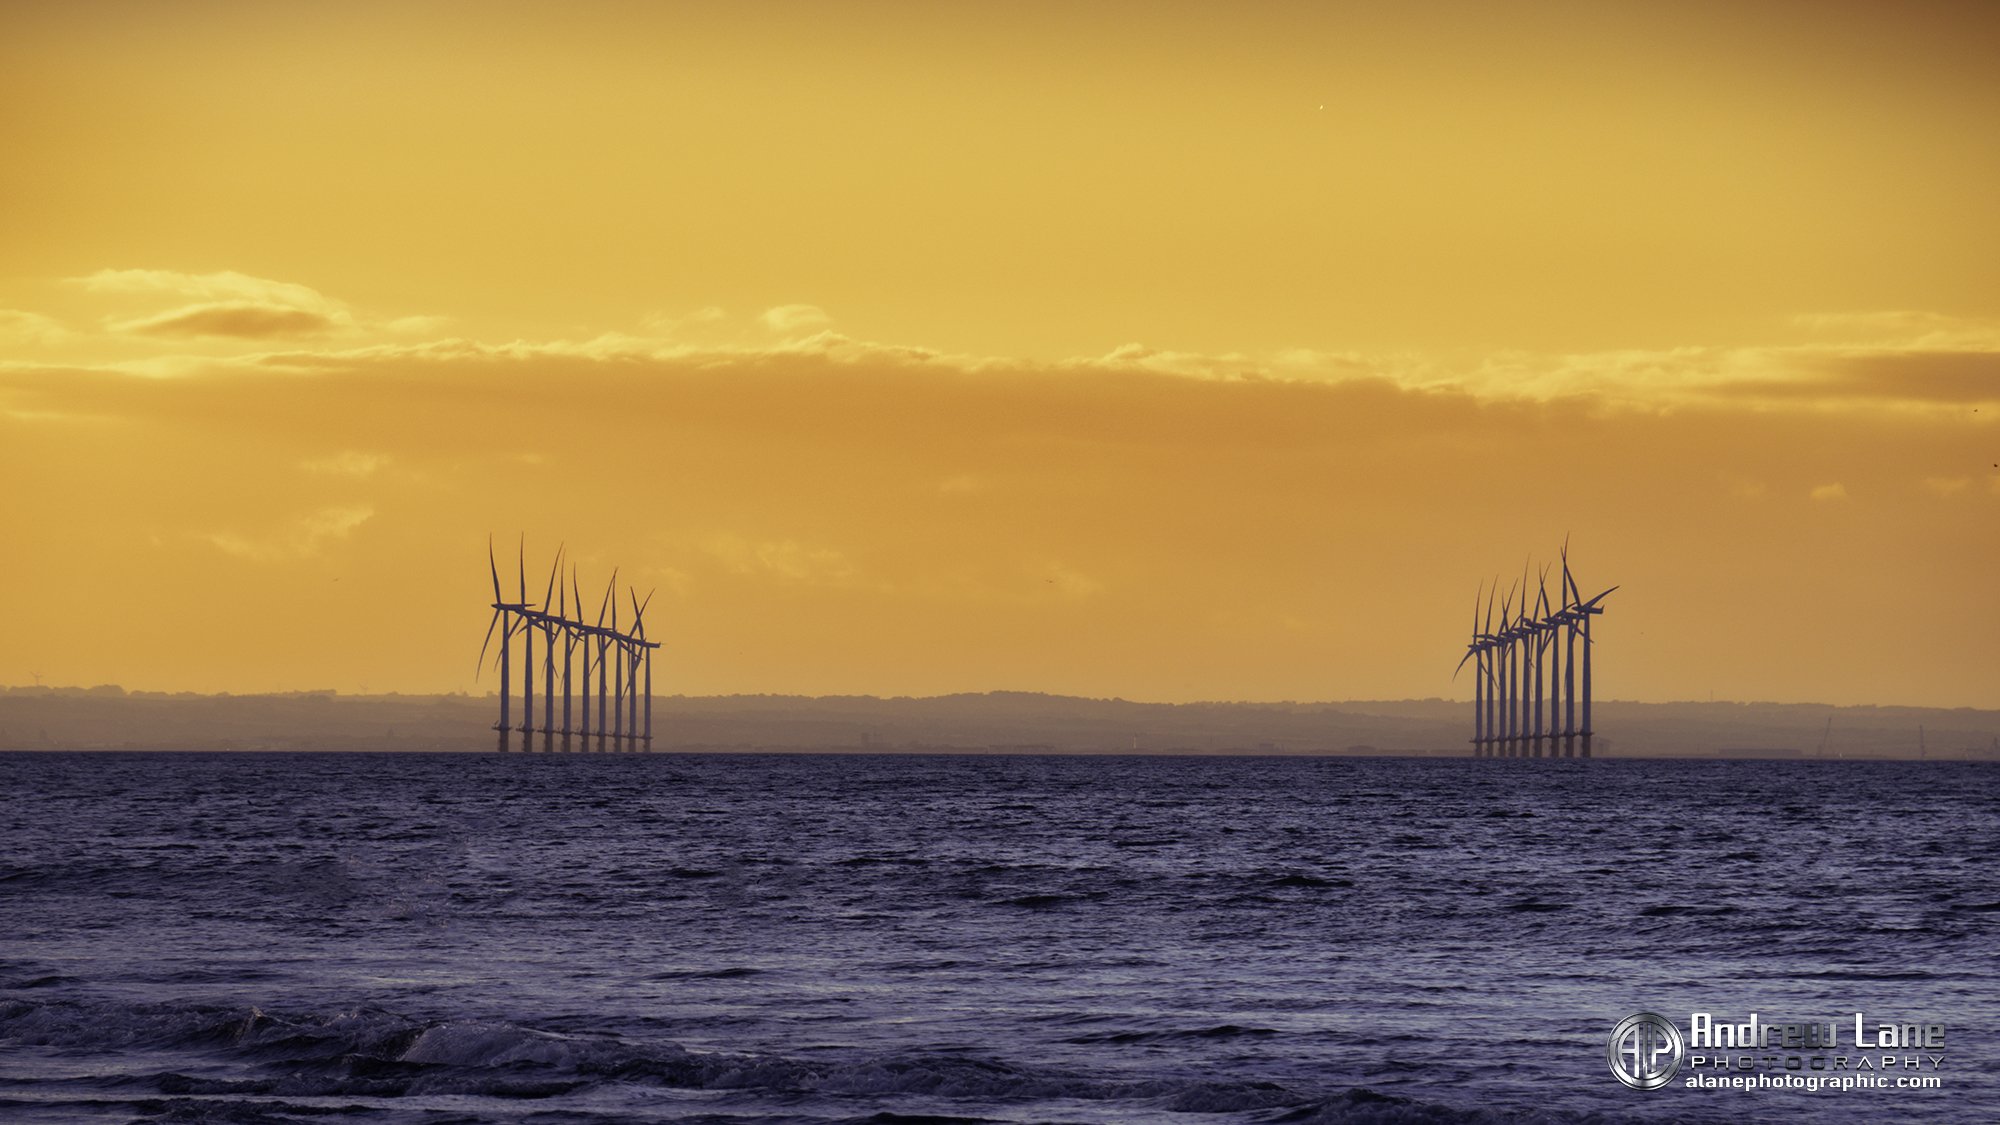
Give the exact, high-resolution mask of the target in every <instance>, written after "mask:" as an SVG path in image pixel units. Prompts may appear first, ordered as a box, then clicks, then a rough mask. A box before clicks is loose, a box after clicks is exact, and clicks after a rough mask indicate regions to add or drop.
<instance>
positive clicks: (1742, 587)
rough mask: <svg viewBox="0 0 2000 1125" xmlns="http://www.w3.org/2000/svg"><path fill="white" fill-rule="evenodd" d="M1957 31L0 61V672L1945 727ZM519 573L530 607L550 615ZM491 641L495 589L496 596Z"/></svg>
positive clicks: (1985, 177)
mask: <svg viewBox="0 0 2000 1125" xmlns="http://www.w3.org/2000/svg"><path fill="white" fill-rule="evenodd" d="M1996 57H2000V16H1996V15H1995V13H1994V10H1993V9H1992V8H1991V7H1990V6H1986V5H1979V4H1968V5H1922V4H1907V5H1876V4H1855V5H1842V4H1830V3H1815V4H1797V5H1793V4H1762V5H1756V4H1716V5H1702V4H1664V5H1639V4H1618V5H1606V4H1579V5H1568V4H1540V5H1532V6H1526V7H1520V6H1510V7H1503V6H1496V5H1483V4H1463V5H1461V4H1443V5H1421V4H1419V5H1346V6H1342V5H1317V4H1315V5H1305V4H1298V5H1285V4H1271V5H1261V6H1257V7H1255V8H1252V9H1250V10H1247V11H1246V10H1243V9H1241V8H1238V7H1236V6H1230V7H1227V8H1225V7H1224V6H1220V5H1169V4H1145V5H1137V4H1133V5H1123V4H1116V5H1091V6H1088V7H1087V8H1083V9H1081V10H1079V6H1076V5H1012V4H1010V5H1004V6H1003V5H987V6H974V5H935V4H924V5H919V4H852V3H824V4H786V5H779V4H701V5H675V6H664V5H650V4H625V3H582V4H565V5H552V4H551V5H528V4H497V3H496V4H482V5H476V6H474V5H457V4H423V3H395V4H387V3H384V4H369V3H349V4H342V5H253V4H213V3H211V4H202V3H189V4H176V5H161V4H151V3H132V4H118V3H92V4H69V3H63V4H57V3H48V4H28V3H18V4H11V5H7V6H5V7H4V8H0V104H4V105H6V106H8V107H9V109H8V110H7V111H6V112H4V113H0V152H5V153H6V154H7V157H6V159H5V160H0V486H4V489H3V490H0V494H4V496H5V500H4V505H5V506H4V508H0V516H4V520H0V574H4V575H5V577H6V578H7V580H8V582H9V588H10V589H11V590H12V591H14V597H13V598H12V599H11V601H10V610H9V613H8V618H9V620H8V626H7V628H6V629H5V630H4V631H0V683H16V684H22V683H30V682H33V679H34V677H35V676H37V675H39V676H40V677H41V678H42V679H43V681H44V682H48V683H59V684H62V683H77V684H90V683H100V682H116V683H122V684H124V685H125V686H127V687H129V688H154V689H166V690H184V689H185V690H202V691H214V690H230V691H262V690H286V689H296V688H321V687H333V688H338V689H341V690H375V691H382V690H404V691H442V690H485V689H486V688H488V687H490V686H491V679H490V676H489V677H488V678H487V679H484V680H481V681H480V682H479V683H478V684H477V685H475V683H474V682H473V679H472V674H473V665H474V657H475V655H476V653H477V651H478V644H479V640H480V636H481V633H482V631H483V630H484V628H485V625H486V615H487V611H486V609H485V608H484V603H485V602H486V601H487V600H489V599H490V590H488V588H487V579H486V574H485V544H486V536H487V534H488V533H489V532H494V533H497V534H498V535H499V536H500V537H501V538H502V540H503V543H504V545H505V546H506V547H508V548H511V544H512V540H513V536H514V535H515V534H516V533H517V532H523V531H524V532H525V533H526V535H527V536H528V542H529V558H530V566H531V569H532V568H534V567H535V566H536V565H537V564H538V563H539V565H540V567H542V568H546V566H547V563H548V559H549V557H550V555H551V554H552V552H553V550H554V548H555V546H556V544H557V542H558V541H562V540H566V541H567V542H568V543H569V545H570V549H571V552H572V555H573V556H574V557H575V558H576V559H577V561H578V562H579V563H580V564H581V565H582V566H583V568H584V571H583V582H584V584H585V585H586V586H589V585H591V584H593V583H595V584H597V585H598V586H599V587H600V588H601V584H602V583H603V581H604V579H605V578H607V577H608V575H609V572H610V568H611V567H612V566H613V565H620V566H622V567H623V568H624V569H623V572H622V574H623V577H624V578H625V579H629V580H631V581H634V582H637V583H639V584H640V585H641V586H642V588H643V587H658V589H659V595H658V597H657V598H656V600H655V602H654V608H653V609H652V610H651V611H650V612H649V614H648V622H649V625H651V626H652V632H653V633H654V635H655V636H656V637H658V638H659V639H662V640H664V641H665V642H666V643H667V647H666V648H665V649H663V650H662V651H661V654H660V656H659V658H658V661H659V662H658V663H657V664H656V676H657V677H658V679H657V680H656V683H658V684H659V685H660V687H661V690H663V691H669V692H672V691H684V692H688V693H696V694H706V693H715V692H757V691H771V692H807V693H827V692H867V693H875V694H898V693H908V694H928V693H934V692H944V691H957V690H986V689H995V688H1010V689H1031V690H1047V691H1057V692H1065V693H1075V694H1087V695H1123V696H1126V697H1128V698H1138V699H1163V700H1185V699H1217V698H1244V699H1285V698H1293V699H1339V698H1367V697H1406V696H1430V695H1457V696H1465V695H1468V694H1469V692H1470V682H1469V680H1467V679H1465V678H1464V677H1461V678H1460V679H1459V680H1458V681H1456V682H1454V681H1453V680H1452V679H1451V670H1452V667H1453V665H1454V664H1455V663H1456V662H1457V659H1458V656H1459V655H1460V653H1461V652H1462V650H1463V644H1464V634H1465V632H1466V625H1467V621H1466V618H1467V615H1468V614H1469V613H1470V611H1471V608H1472V600H1473V597H1474V592H1475V587H1477V586H1478V584H1480V583H1481V582H1482V581H1486V580H1490V579H1491V578H1492V576H1494V575H1495V574H1508V575H1518V573H1519V571H1520V568H1521V566H1522V563H1523V561H1524V560H1525V558H1526V557H1527V556H1528V555H1529V554H1530V553H1533V554H1535V555H1536V556H1537V558H1538V559H1539V558H1545V557H1547V556H1549V555H1551V554H1552V553H1553V551H1554V550H1555V548H1556V546H1557V545H1558V544H1559V543H1560V542H1561V540H1562V537H1563V536H1564V534H1566V533H1567V534H1570V535H1572V536H1573V544H1574V551H1575V558H1576V562H1577V564H1578V566H1579V570H1580V575H1579V578H1580V581H1581V582H1582V583H1583V585H1585V586H1587V587H1590V588H1591V590H1593V591H1594V590H1595V589H1597V588H1601V587H1602V586H1606V585H1611V584H1613V583H1618V584H1621V585H1622V589H1621V590H1620V591H1619V592H1618V593H1617V594H1615V595H1613V597H1612V599H1611V601H1610V602H1609V612H1608V613H1607V615H1606V616H1605V617H1604V618H1603V619H1602V620H1601V621H1600V622H1599V630H1600V632H1599V636H1600V638H1601V640H1602V642H1603V644H1604V648H1603V649H1602V651H1601V653H1600V657H1599V662H1598V668H1597V671H1598V676H1599V684H1600V686H1599V694H1600V696H1601V697H1608V698H1627V699H1648V700H1663V699H1682V698H1706V697H1708V695H1709V694H1710V693H1711V692H1712V693H1713V694H1714V696H1715V697H1716V698H1740V699H1775V700H1817V701H1827V702H1836V703H1865V702H1880V703H1912V704H1933V705H1948V706H1956V705H1970V706H1983V707H1996V706H2000V595H1996V593H1995V590H1996V589H2000V586H1996V584H1995V582H1994V581H1993V579H1992V577H1991V573H1992V570H1993V567H1994V559H1995V558H1996V557H2000V431H1996V430H1995V428H1994V426H1995V421H1994V419H1995V416H1996V414H2000V207H1995V206H1994V205H1993V203H1992V185H1993V184H1995V183H2000V131H1996V130H1995V129H1994V127H1993V122H1995V121H1996V120H2000V79H1996V78H1995V77H1994V71H1995V68H1994V67H1993V66H1992V65H1991V60H1992V59H1994V58H1996ZM542 573H543V575H544V576H545V575H546V570H545V569H543V571H542ZM538 590H539V586H538Z"/></svg>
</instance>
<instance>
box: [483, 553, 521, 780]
mask: <svg viewBox="0 0 2000 1125" xmlns="http://www.w3.org/2000/svg"><path fill="white" fill-rule="evenodd" d="M486 570H487V572H488V573H489V574H491V575H492V576H493V617H492V618H491V619H490V620H488V621H487V623H486V639H485V640H484V641H482V642H480V645H479V664H478V668H484V667H485V666H486V648H487V646H488V645H490V644H492V643H493V630H494V629H495V628H496V627H498V628H499V629H500V723H499V725H498V726H496V727H494V728H493V729H495V730H497V731H499V732H500V749H501V750H502V751H505V750H506V749H507V691H508V682H507V677H508V667H507V663H508V660H507V658H508V649H509V645H508V643H507V642H508V638H510V637H512V636H513V635H514V631H515V630H516V629H517V628H525V627H526V626H525V625H516V624H515V622H514V615H515V614H516V613H520V612H522V611H525V610H526V609H527V608H528V607H527V605H526V603H525V602H510V601H508V600H507V597H506V595H505V594H502V593H501V592H500V567H499V564H497V563H495V562H494V561H493V536H491V535H488V536H487V537H486ZM478 668H475V669H474V671H473V679H474V680H475V681H476V680H477V679H478V678H479V672H478Z"/></svg>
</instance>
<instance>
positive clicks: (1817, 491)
mask: <svg viewBox="0 0 2000 1125" xmlns="http://www.w3.org/2000/svg"><path fill="white" fill-rule="evenodd" d="M1810 495H1811V496H1812V498H1813V499H1814V500H1817V501H1820V502H1822V503H1826V502H1830V501H1834V500H1845V499H1847V486H1845V485H1843V484H1841V483H1840V482H1839V481H1834V482H1833V483H1832V484H1822V485H1816V486H1815V487H1814V488H1813V490H1812V492H1811V493H1810Z"/></svg>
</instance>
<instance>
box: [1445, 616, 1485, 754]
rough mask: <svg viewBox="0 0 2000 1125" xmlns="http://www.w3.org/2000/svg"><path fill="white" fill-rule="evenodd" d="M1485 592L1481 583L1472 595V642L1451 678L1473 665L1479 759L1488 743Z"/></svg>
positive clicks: (1474, 747)
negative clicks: (1483, 622) (1481, 606)
mask: <svg viewBox="0 0 2000 1125" xmlns="http://www.w3.org/2000/svg"><path fill="white" fill-rule="evenodd" d="M1484 591H1485V584H1484V583H1481V584H1480V588H1479V589H1478V590H1474V591H1473V593H1472V640H1471V641H1470V642H1468V643H1467V644H1466V646H1465V655H1464V656H1463V657H1460V658H1459V661H1458V667H1457V668H1453V669H1452V670H1451V678H1452V679H1454V680H1455V679H1457V678H1458V673H1459V672H1460V671H1461V670H1462V669H1463V668H1464V667H1465V662H1466V661H1467V660H1471V661H1473V665H1472V756H1473V757H1475V758H1476V757H1478V756H1479V754H1480V751H1481V749H1482V747H1481V743H1483V742H1485V741H1486V737H1485V736H1486V715H1485V710H1486V686H1485V677H1484V675H1483V673H1484V672H1485V671H1486V656H1485V653H1486V638H1485V637H1483V636H1481V635H1480V632H1479V599H1480V595H1481V594H1482V593H1483V592H1484Z"/></svg>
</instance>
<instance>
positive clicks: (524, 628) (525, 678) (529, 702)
mask: <svg viewBox="0 0 2000 1125" xmlns="http://www.w3.org/2000/svg"><path fill="white" fill-rule="evenodd" d="M515 571H516V577H517V579H518V581H519V582H520V584H521V602H520V609H519V611H518V612H519V613H520V615H521V623H522V624H521V750H522V752H524V753H528V752H532V751H533V750H534V749H535V629H534V625H535V618H536V617H538V616H540V615H539V613H538V612H537V611H536V610H535V609H534V607H533V606H531V605H530V604H529V603H528V537H527V536H525V535H523V536H522V537H521V546H520V554H519V557H518V558H517V559H516V561H515Z"/></svg>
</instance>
